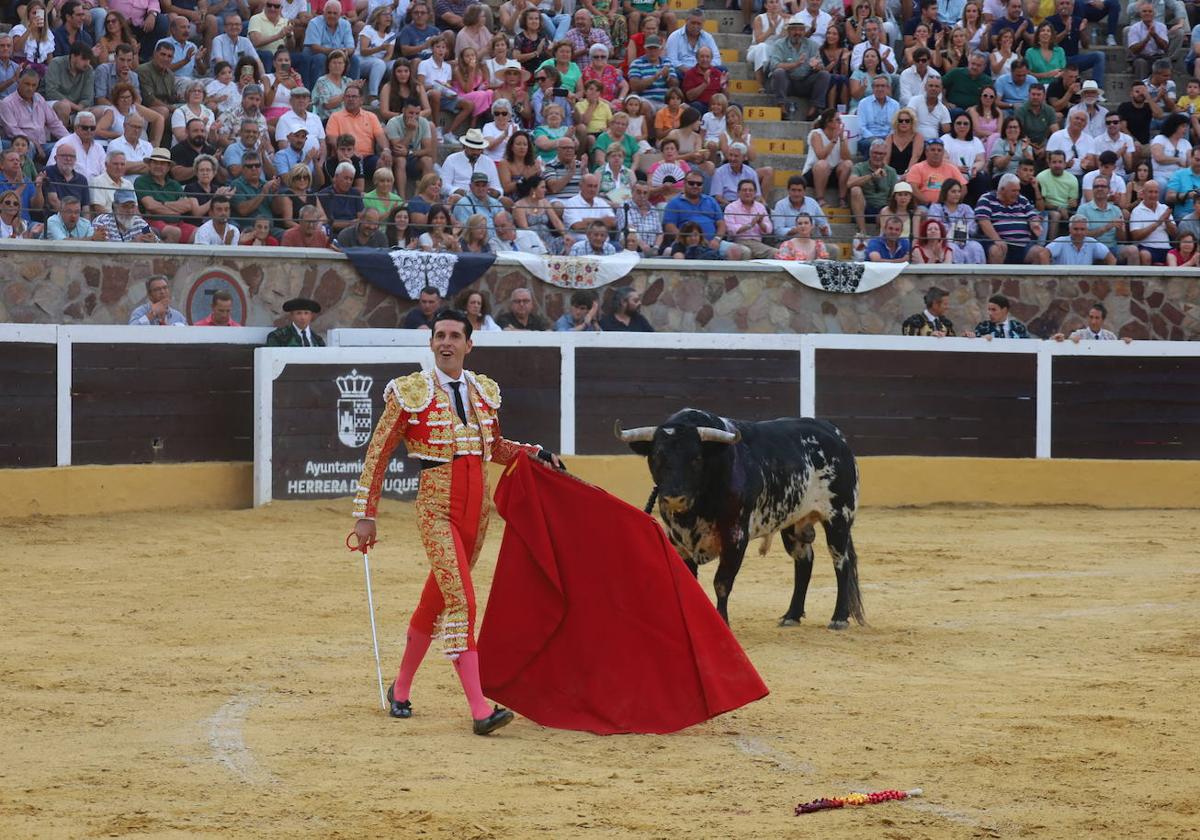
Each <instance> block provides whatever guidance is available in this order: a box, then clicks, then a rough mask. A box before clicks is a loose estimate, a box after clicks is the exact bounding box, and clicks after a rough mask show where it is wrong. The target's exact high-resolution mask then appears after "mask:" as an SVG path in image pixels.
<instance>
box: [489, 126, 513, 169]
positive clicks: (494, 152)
mask: <svg viewBox="0 0 1200 840" xmlns="http://www.w3.org/2000/svg"><path fill="white" fill-rule="evenodd" d="M516 133H517V124H516V123H515V122H513V121H512V119H509V121H508V131H507V132H504V131H501V130H500V129H499V128H497V127H496V124H495V123H494V122H490V123H487V124H486V125H485V126H484V127H483V139H484V140H486V141H488V142H489V143H490V142H492V140H494V139H496V138H497V137H499V136H501V135H504V136H505V137H506V138H511V137H512V136H513V135H514V134H516ZM507 146H508V140H507V139H506V140H504V141H503V142H501V143H499V144H498V145H497V146H496V148H494V149H484V150H483V153H484V154H485V155H487V156H488V157H490V158H491V159H492V160H494V161H496V162H497V163H499V162H500V161H502V160H504V150H505V148H506V147H507Z"/></svg>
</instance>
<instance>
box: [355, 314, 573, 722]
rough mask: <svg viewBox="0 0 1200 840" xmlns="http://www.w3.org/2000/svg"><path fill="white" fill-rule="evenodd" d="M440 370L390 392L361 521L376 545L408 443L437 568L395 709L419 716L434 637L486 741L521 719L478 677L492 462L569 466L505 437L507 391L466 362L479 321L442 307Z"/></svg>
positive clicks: (364, 481)
mask: <svg viewBox="0 0 1200 840" xmlns="http://www.w3.org/2000/svg"><path fill="white" fill-rule="evenodd" d="M429 347H430V349H431V350H432V351H433V358H434V365H435V367H434V369H433V370H422V371H418V372H417V373H412V374H409V375H408V376H404V377H401V378H399V379H394V380H392V381H391V382H389V383H388V385H387V387H386V388H385V389H384V403H385V407H384V412H383V416H382V417H380V418H379V423H378V424H376V426H375V432H374V434H373V435H372V437H371V442H370V443H369V444H367V451H366V456H365V458H364V459H363V471H362V476H361V477H360V478H359V481H358V495H357V496H356V497H355V499H354V516H355V517H356V518H357V519H358V522H357V523H356V524H355V526H354V535H355V538H356V539H357V541H358V545H359V546H364V547H365V546H368V545H370V544H372V543H374V541H375V534H376V527H375V516H376V513H377V512H378V508H379V495H380V491H381V489H382V487H383V479H384V476H385V475H386V473H387V467H388V463H389V462H390V460H391V455H392V450H393V449H395V448H396V445H397V444H398V443H400V442H401V441H403V443H404V446H405V448H406V449H407V451H408V457H409V458H413V459H414V462H413V463H414V465H415V466H417V468H418V469H419V470H420V471H421V481H420V485H419V487H418V490H417V505H416V509H417V521H418V522H419V523H420V526H419V527H420V531H421V542H422V543H423V544H424V546H425V553H426V554H427V555H428V556H429V565H430V572H429V577H428V578H427V579H426V581H425V589H424V591H423V592H422V593H421V600H420V602H419V603H418V604H417V608H416V610H415V611H414V613H413V616H412V619H411V621H410V623H409V627H408V637H407V642H406V644H405V648H404V657H403V659H402V660H401V662H400V669H399V672H398V673H397V675H396V680H395V682H393V683H392V685H391V688H389V690H388V697H389V700H390V703H391V708H390V710H389V713H390V714H391V716H392V717H396V718H410V717H412V715H413V708H412V703H411V701H410V700H409V694H410V691H411V688H412V681H413V676H414V675H415V674H416V671H417V667H418V666H419V665H420V664H421V660H422V659H424V657H425V653H426V651H427V650H428V649H429V645H430V643H431V642H432V641H433V636H434V634H435V632H436V633H437V635H438V637H439V638H440V639H441V641H442V646H443V652H444V653H445V655H446V657H447V658H448V659H450V660H451V661H452V662H453V663H454V669H455V670H456V671H457V672H458V678H459V681H460V682H461V683H462V688H463V693H464V694H466V696H467V702H468V704H469V705H470V709H471V717H472V718H473V720H474V722H473V725H472V731H474V733H475V734H476V735H487V734H489V733H491V732H494V731H495V730H497V729H499V728H500V727H502V726H505V725H506V724H508V723H509V722H511V721H512V719H513V713H512V712H511V711H509V710H508V709H503V708H501V707H499V706H496V707H495V708H492V707H490V706H489V705H488V702H487V700H486V699H484V696H483V689H482V688H481V687H480V680H479V654H478V652H477V650H476V647H475V613H476V609H475V589H474V587H473V586H472V583H471V569H472V568H473V567H474V565H475V561H476V560H477V559H478V558H479V550H480V548H482V546H483V539H484V535H485V534H486V533H487V520H488V513H489V510H490V507H489V502H488V499H489V497H490V493H489V489H488V482H487V472H486V464H487V462H488V461H496V462H497V463H500V464H509V463H511V462H512V461H513V460H514V459H516V458H518V457H520V455H521V453H528V454H529V455H534V456H536V457H538V458H541V459H542V460H544V461H548V462H550V463H551V464H553V465H554V466H555V467H559V468H561V464H560V463H559V460H558V458H557V457H556V456H554V455H553V454H551V453H550V452H547V451H546V450H544V449H542V448H541V447H540V446H531V445H528V444H522V443H515V442H514V441H511V440H507V439H506V438H504V437H503V436H502V435H501V434H500V421H499V417H498V413H497V410H498V409H499V408H500V386H499V385H497V384H496V383H495V382H494V381H493V380H491V379H489V378H488V377H486V376H483V375H482V374H476V373H473V372H472V371H469V370H466V369H464V367H463V364H464V362H465V360H466V357H467V354H468V353H470V352H471V348H472V347H473V344H472V342H471V322H470V320H469V319H468V318H467V316H466V314H465V313H463V312H459V311H457V310H453V309H443V310H442V311H441V312H438V313H437V314H436V316H435V317H434V322H433V330H432V333H431V335H430V338H429Z"/></svg>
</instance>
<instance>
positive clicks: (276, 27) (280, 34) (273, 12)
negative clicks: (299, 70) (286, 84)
mask: <svg viewBox="0 0 1200 840" xmlns="http://www.w3.org/2000/svg"><path fill="white" fill-rule="evenodd" d="M282 9H283V3H282V0H267V2H266V4H265V5H264V6H263V10H262V11H261V12H259V13H258V14H255V15H251V16H250V20H249V22H248V28H247V31H246V35H247V36H249V40H250V43H251V44H252V45H253V46H254V50H255V54H256V55H257V57H258V62H259V64H261V65H262V67H263V69H264V70H265V71H266V72H268V73H273V72H274V71H275V51H276V50H277V49H279V48H280V47H287V44H288V39H289V38H290V37H291V36H292V22H291V21H289V20H288V19H287V18H285V17H284V16H283V12H282ZM213 53H214V55H215V54H216V47H215V45H214V47H213Z"/></svg>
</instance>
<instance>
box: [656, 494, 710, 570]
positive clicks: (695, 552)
mask: <svg viewBox="0 0 1200 840" xmlns="http://www.w3.org/2000/svg"><path fill="white" fill-rule="evenodd" d="M659 513H660V514H661V515H662V518H663V522H665V523H666V524H667V533H668V535H669V536H670V538H671V544H672V545H674V546H675V549H676V550H677V551H678V552H679V554H680V556H681V557H683V558H684V559H685V560H691V561H692V562H693V563H695V564H696V565H697V566H703V565H704V564H705V563H711V562H712V561H713V560H716V559H717V558H718V557H720V556H721V535H720V533H719V532H718V531H717V523H716V522H713V521H712V520H709V519H700V518H699V517H697V518H696V521H695V524H694V525H691V526H689V527H685V526H682V525H680V524H679V523H678V522H677V521H676V520H675V518H674V517H673V516H672V515H671V513H670V512H669V511H667V510H666V509H665V508H664V507H661V506H660V507H659Z"/></svg>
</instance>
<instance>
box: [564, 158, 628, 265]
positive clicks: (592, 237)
mask: <svg viewBox="0 0 1200 840" xmlns="http://www.w3.org/2000/svg"><path fill="white" fill-rule="evenodd" d="M591 177H595V176H591ZM608 237H609V230H608V225H606V224H604V222H602V221H600V220H599V219H593V220H592V221H590V222H588V223H587V236H586V237H585V238H583V239H577V240H576V241H575V244H574V245H572V246H571V250H570V251H569V252H568V254H569V255H570V256H572V257H609V256H612V255H613V254H615V253H617V249H616V247H615V246H614V245H613V244H612V242H610V241H609V238H608Z"/></svg>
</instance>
